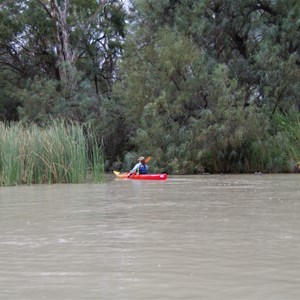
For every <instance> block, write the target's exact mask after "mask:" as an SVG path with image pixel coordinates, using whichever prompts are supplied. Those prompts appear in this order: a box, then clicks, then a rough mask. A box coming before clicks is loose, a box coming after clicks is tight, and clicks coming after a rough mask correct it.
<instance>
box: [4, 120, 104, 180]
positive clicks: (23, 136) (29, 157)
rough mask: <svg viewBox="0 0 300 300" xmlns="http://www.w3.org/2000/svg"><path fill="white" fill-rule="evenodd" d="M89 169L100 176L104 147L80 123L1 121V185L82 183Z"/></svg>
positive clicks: (97, 176) (93, 176) (96, 177)
mask: <svg viewBox="0 0 300 300" xmlns="http://www.w3.org/2000/svg"><path fill="white" fill-rule="evenodd" d="M85 131H86V130H85ZM90 148H91V149H93V151H89V150H88V149H90ZM88 173H91V174H92V178H91V180H92V181H97V182H98V181H100V180H102V179H103V174H104V163H103V151H102V149H101V148H99V147H98V146H97V143H96V139H95V136H94V135H92V134H91V133H90V132H87V134H84V130H83V127H82V126H81V125H79V124H76V123H72V124H70V125H65V124H64V123H63V122H57V121H53V122H52V123H51V125H49V126H47V127H44V128H41V127H38V126H37V125H30V126H23V125H21V124H17V123H16V124H13V125H11V126H6V125H5V124H3V123H0V185H18V184H32V183H83V182H86V180H87V175H88Z"/></svg>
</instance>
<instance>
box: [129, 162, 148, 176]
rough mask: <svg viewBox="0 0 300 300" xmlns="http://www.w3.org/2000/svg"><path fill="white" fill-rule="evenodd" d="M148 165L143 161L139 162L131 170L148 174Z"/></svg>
mask: <svg viewBox="0 0 300 300" xmlns="http://www.w3.org/2000/svg"><path fill="white" fill-rule="evenodd" d="M148 169H149V168H148V165H143V164H142V163H140V162H139V163H137V164H136V165H135V166H134V167H133V169H132V170H131V171H130V173H134V172H136V173H138V174H147V173H148Z"/></svg>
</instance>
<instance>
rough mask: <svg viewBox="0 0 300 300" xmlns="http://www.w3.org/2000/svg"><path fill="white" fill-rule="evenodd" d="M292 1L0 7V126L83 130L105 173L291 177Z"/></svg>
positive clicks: (295, 27) (296, 66) (295, 103)
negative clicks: (142, 163)
mask: <svg viewBox="0 0 300 300" xmlns="http://www.w3.org/2000/svg"><path fill="white" fill-rule="evenodd" d="M299 15H300V2H299V1H296V0H275V1H274V0H258V1H257V0H256V1H254V0H228V1H219V0H218V1H211V0H203V1H202V0H131V1H130V0H128V1H124V0H123V1H122V0H104V1H98V0H68V1H67V0H61V1H57V0H49V1H43V0H15V1H10V0H3V1H1V4H0V120H1V121H3V122H4V123H5V124H6V125H5V126H6V127H7V126H9V124H13V122H19V123H20V124H24V126H27V125H26V124H31V123H34V124H36V125H37V126H41V128H43V126H44V125H45V124H47V123H48V122H49V120H52V119H60V120H65V122H66V123H70V122H76V124H87V123H88V124H91V125H90V126H91V128H92V131H93V133H94V134H95V136H96V144H97V146H98V147H99V148H101V149H104V152H105V159H106V163H105V168H106V170H110V169H111V168H113V167H118V168H121V169H123V170H128V168H130V167H131V164H132V163H134V162H135V161H136V159H137V157H138V156H140V155H143V156H148V155H151V157H152V159H151V172H159V171H166V172H168V173H171V174H199V173H207V172H209V173H219V172H223V173H225V172H226V173H227V172H259V171H260V172H290V171H293V170H294V167H295V165H296V163H297V161H300V117H299V110H300V96H299V95H300V19H299Z"/></svg>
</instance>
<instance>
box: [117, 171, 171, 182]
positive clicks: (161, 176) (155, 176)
mask: <svg viewBox="0 0 300 300" xmlns="http://www.w3.org/2000/svg"><path fill="white" fill-rule="evenodd" d="M114 173H115V175H116V176H117V177H118V178H123V179H136V180H166V179H167V178H168V174H166V173H163V174H135V173H133V174H132V175H131V176H130V177H128V176H129V174H130V173H129V172H125V173H120V172H118V171H114Z"/></svg>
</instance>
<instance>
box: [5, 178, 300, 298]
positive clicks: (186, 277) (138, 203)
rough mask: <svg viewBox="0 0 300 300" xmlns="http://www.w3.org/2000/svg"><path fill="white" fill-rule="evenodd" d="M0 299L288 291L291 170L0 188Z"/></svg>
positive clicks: (296, 258) (299, 291)
mask: <svg viewBox="0 0 300 300" xmlns="http://www.w3.org/2000/svg"><path fill="white" fill-rule="evenodd" d="M0 299H5V300H6V299H13V300H16V299H30V300H35V299H37V300H40V299H64V300H66V299H70V300H77V299H78V300H79V299H80V300H81V299H109V300H114V299H120V300H135V299H136V300H137V299H138V300H147V299H153V300H160V299H161V300H168V299H185V300H189V299H197V300H198V299H204V300H210V299H216V300H219V299H223V300H224V299H225V300H227V299H228V300H235V299H238V300H242V299H245V300H246V299H247V300H250V299H251V300H265V299H270V300H277V299H278V300H293V299H295V300H296V299H297V300H298V299H300V176H299V175H297V174H284V175H280V174H279V175H261V176H256V175H208V176H205V175H201V176H170V177H169V179H168V180H167V181H165V182H159V181H157V182H155V181H134V180H120V179H114V178H113V177H112V176H108V177H107V180H106V182H105V183H103V184H76V185H69V184H61V185H60V184H56V185H32V186H17V187H1V188H0Z"/></svg>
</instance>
